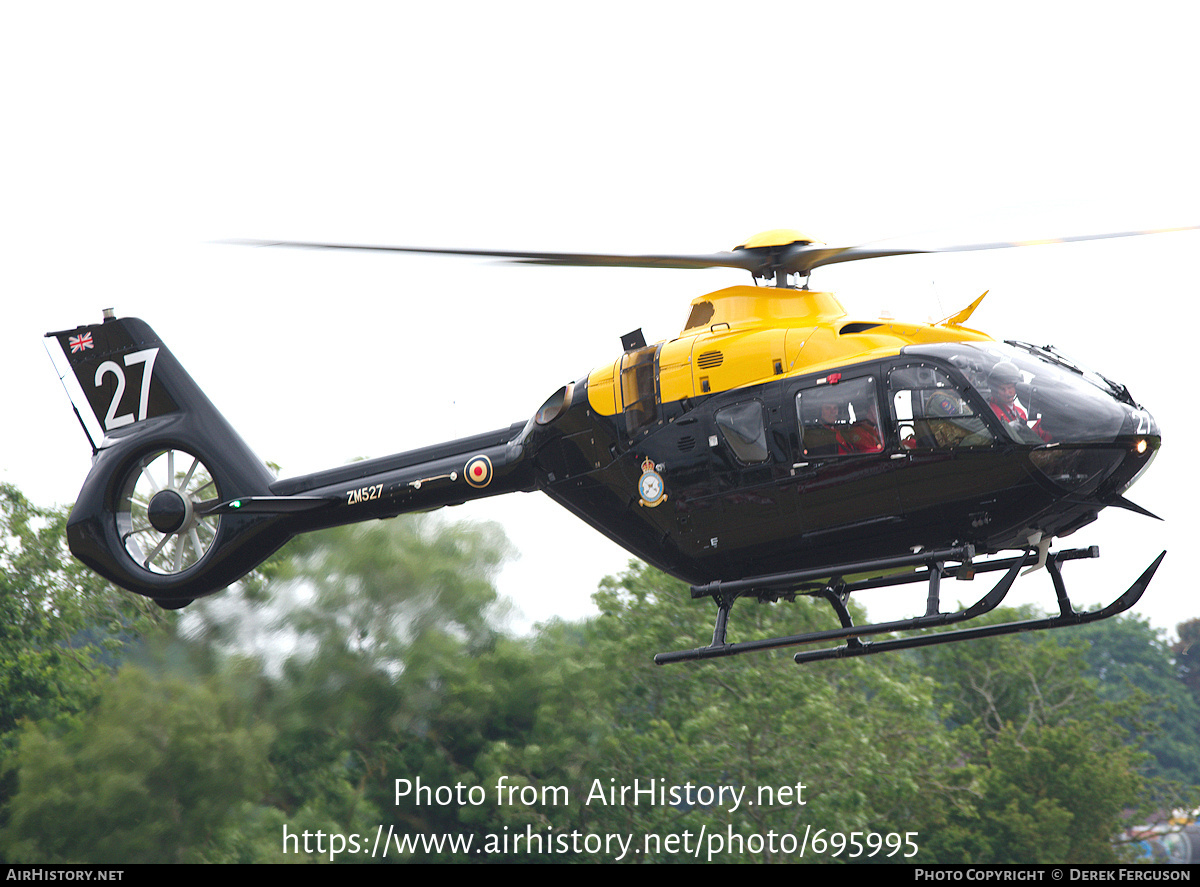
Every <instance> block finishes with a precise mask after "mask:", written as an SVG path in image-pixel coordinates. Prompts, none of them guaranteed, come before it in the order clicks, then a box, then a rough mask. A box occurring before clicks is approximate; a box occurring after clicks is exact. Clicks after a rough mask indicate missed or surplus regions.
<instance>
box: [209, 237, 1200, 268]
mask: <svg viewBox="0 0 1200 887" xmlns="http://www.w3.org/2000/svg"><path fill="white" fill-rule="evenodd" d="M1195 230H1200V225H1186V226H1184V227H1180V228H1153V229H1148V230H1143V231H1117V232H1111V233H1106V234H1079V235H1074V236H1071V237H1052V238H1046V239H1044V240H1008V241H996V242H993V243H958V244H949V245H946V246H930V247H920V246H914V247H893V246H886V245H885V244H883V243H879V244H863V245H861V246H842V247H836V246H834V247H831V246H825V245H823V244H816V243H806V242H798V243H792V244H786V245H772V246H763V247H740V248H738V249H735V250H733V251H732V252H720V253H709V254H699V255H622V254H617V253H544V252H543V253H533V252H520V251H512V250H481V249H434V248H430V247H419V246H384V245H378V244H368V243H320V242H313V241H301V240H232V241H226V242H227V243H235V244H242V245H246V246H284V247H293V248H296V249H344V250H365V251H369V252H396V253H424V254H426V255H435V256H476V257H480V258H491V259H502V260H504V261H508V262H519V263H522V264H527V265H582V266H590V267H611V268H682V269H692V268H740V269H742V270H743V271H749V272H750V273H751V274H753V275H754V276H755V277H771V276H774V275H775V274H776V273H777V272H779V271H783V272H786V273H788V274H799V275H801V276H802V277H807V276H808V275H809V274H810V273H811V272H812V270H813V269H814V268H820V267H822V266H824V265H837V264H840V263H842V262H857V261H861V260H863V259H882V258H887V257H889V256H910V255H918V254H928V253H955V252H975V251H980V250H989V249H1008V248H1011V247H1018V246H1040V245H1042V244H1047V243H1079V242H1082V241H1085V240H1112V239H1115V238H1118V237H1138V236H1141V235H1144V234H1167V233H1170V232H1174V231H1195Z"/></svg>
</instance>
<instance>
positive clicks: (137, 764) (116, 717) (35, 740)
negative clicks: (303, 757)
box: [0, 666, 270, 863]
mask: <svg viewBox="0 0 1200 887" xmlns="http://www.w3.org/2000/svg"><path fill="white" fill-rule="evenodd" d="M244 720H245V713H244V712H242V711H240V706H238V705H236V704H235V703H234V702H233V701H232V700H230V699H229V698H228V696H224V695H222V694H221V693H220V692H219V691H217V690H216V689H214V688H212V687H211V686H208V685H205V684H198V683H195V682H186V681H181V680H176V679H169V678H168V679H160V678H154V677H152V676H150V675H149V674H147V673H146V672H144V671H143V670H141V669H139V668H136V667H133V666H128V667H126V668H124V669H122V670H121V672H120V674H119V675H118V676H117V677H116V678H115V679H113V681H112V682H111V683H110V684H108V685H106V686H105V687H104V688H103V694H102V699H101V702H100V704H99V705H98V706H97V707H96V708H95V709H94V710H93V711H90V712H87V713H84V714H80V715H76V716H74V717H72V718H71V719H69V721H68V722H66V723H65V724H64V723H60V724H59V725H57V726H53V725H47V726H45V727H43V726H40V725H37V724H31V725H29V726H28V727H26V729H25V730H24V731H23V734H22V736H21V740H20V744H19V747H18V750H17V752H16V754H15V755H14V756H13V758H12V766H13V767H15V768H16V769H17V772H18V773H19V778H20V790H19V791H18V792H17V794H16V796H15V797H14V798H13V800H12V802H11V804H10V821H9V824H8V826H7V828H6V829H5V830H4V831H3V833H2V834H0V841H3V844H4V847H5V849H6V854H7V856H8V858H10V859H12V860H14V861H21V862H46V863H72V862H101V863H142V862H160V863H161V862H233V861H249V860H246V859H243V858H239V854H238V853H237V850H236V848H237V846H238V842H239V840H241V838H240V837H239V835H238V833H239V830H240V829H241V828H243V827H244V824H245V823H244V821H243V820H241V819H237V820H234V819H233V818H232V814H233V813H234V812H235V811H239V810H241V809H242V808H243V807H246V806H252V805H254V804H255V803H257V802H259V801H261V799H262V797H263V794H264V789H265V787H266V780H267V776H268V767H267V744H268V740H269V736H270V733H269V730H267V729H266V728H264V727H262V726H249V725H247V724H245V723H244Z"/></svg>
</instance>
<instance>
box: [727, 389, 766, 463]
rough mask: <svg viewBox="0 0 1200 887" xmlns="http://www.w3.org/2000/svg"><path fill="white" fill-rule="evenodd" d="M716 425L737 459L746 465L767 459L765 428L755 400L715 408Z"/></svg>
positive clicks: (761, 411)
mask: <svg viewBox="0 0 1200 887" xmlns="http://www.w3.org/2000/svg"><path fill="white" fill-rule="evenodd" d="M715 418H716V420H717V427H718V428H720V429H721V435H722V436H723V437H724V438H725V442H726V443H728V444H729V448H730V449H731V450H733V454H734V455H735V456H737V458H738V461H739V462H742V463H743V464H746V465H752V464H754V463H756V462H765V461H766V459H767V429H766V425H765V424H764V422H763V408H762V404H760V403H759V402H758V401H756V400H752V401H749V402H747V403H739V404H735V405H734V406H731V407H724V408H723V409H720V410H717V413H716V416H715Z"/></svg>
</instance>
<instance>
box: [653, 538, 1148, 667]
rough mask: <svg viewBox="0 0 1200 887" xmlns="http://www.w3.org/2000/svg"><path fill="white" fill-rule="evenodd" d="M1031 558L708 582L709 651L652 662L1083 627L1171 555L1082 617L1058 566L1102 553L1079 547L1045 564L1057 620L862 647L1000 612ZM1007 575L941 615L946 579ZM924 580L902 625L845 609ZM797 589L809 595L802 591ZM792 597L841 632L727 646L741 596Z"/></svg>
mask: <svg viewBox="0 0 1200 887" xmlns="http://www.w3.org/2000/svg"><path fill="white" fill-rule="evenodd" d="M1033 554H1034V550H1033V549H1029V550H1026V551H1024V552H1022V553H1021V554H1020V555H1018V556H1016V557H1008V558H998V559H995V560H990V561H983V562H978V563H977V562H973V561H972V557H973V551H971V549H970V547H969V546H964V548H961V549H947V550H944V551H936V552H926V553H923V554H920V555H913V556H910V557H902V558H890V559H886V560H881V561H874V562H869V563H858V564H847V565H842V566H839V567H835V568H832V569H830V568H826V569H824V570H822V571H804V572H802V573H793V574H775V575H772V576H765V577H759V578H757V579H746V580H738V581H737V582H729V583H710V584H709V585H707V586H701V587H698V588H696V587H694V588H693V589H692V595H693V596H694V597H700V596H711V597H713V599H714V600H715V601H716V604H717V619H716V625H715V627H714V631H713V640H712V643H711V644H710V645H709V646H707V647H699V648H697V649H694V650H680V651H677V652H673V653H659V654H658V655H657V656H655V657H654V661H655V662H656V663H658V664H659V665H666V664H668V663H671V662H683V661H688V660H697V659H715V658H719V657H722V656H733V655H736V654H739V653H747V652H752V651H756V650H771V649H777V648H780V647H788V646H800V645H803V644H812V643H817V642H821V641H830V640H845V641H846V643H845V644H843V645H842V646H840V647H834V648H829V649H823V650H813V651H804V652H800V653H797V654H796V655H795V657H794V658H795V660H796V661H797V662H799V663H805V662H818V661H822V660H827V659H841V658H849V657H853V656H866V655H871V654H874V653H884V652H888V651H891V650H903V649H911V648H915V647H924V646H932V645H935V644H948V643H954V642H957V641H966V640H972V639H975V638H982V637H995V636H998V635H1004V634H1012V633H1014V632H1020V631H1039V630H1043V629H1048V628H1060V627H1064V626H1067V625H1082V624H1086V623H1089V622H1098V621H1099V620H1101V619H1107V618H1109V617H1111V616H1115V615H1117V614H1118V613H1122V612H1124V611H1125V610H1128V609H1129V608H1130V607H1132V606H1133V605H1134V604H1135V603H1137V601H1138V599H1139V598H1140V597H1141V596H1142V593H1143V592H1144V591H1145V590H1146V587H1147V586H1148V585H1149V584H1150V580H1151V579H1152V578H1153V577H1154V573H1155V571H1156V570H1157V569H1158V566H1159V564H1160V563H1162V559H1163V557H1165V555H1166V552H1165V551H1164V552H1163V553H1162V554H1160V555H1159V556H1158V558H1157V559H1155V561H1154V562H1153V563H1152V564H1151V565H1150V566H1149V567H1147V568H1146V570H1145V571H1143V573H1142V575H1141V576H1140V577H1139V578H1138V579H1137V581H1135V582H1134V583H1133V585H1131V586H1130V587H1129V588H1128V589H1126V590H1125V592H1124V593H1123V594H1122V595H1121V596H1120V597H1119V598H1117V600H1115V601H1114V602H1113V603H1111V604H1109V605H1108V606H1107V607H1104V608H1102V609H1099V610H1095V611H1091V612H1085V613H1079V612H1076V611H1075V609H1074V608H1073V606H1072V605H1071V601H1070V599H1069V597H1068V596H1067V592H1066V585H1065V583H1064V582H1063V578H1062V572H1061V569H1060V564H1061V563H1062V562H1063V561H1068V560H1079V559H1083V558H1095V557H1099V554H1100V552H1099V550H1098V549H1097V548H1096V547H1095V546H1092V547H1090V548H1076V549H1070V550H1067V551H1061V552H1055V553H1051V554H1050V555H1048V556H1047V559H1046V571H1047V573H1049V574H1050V578H1051V581H1052V582H1053V584H1054V590H1055V594H1056V596H1057V599H1058V605H1059V615H1058V616H1053V617H1047V618H1044V619H1029V620H1024V621H1021V622H1010V623H1005V624H1003V625H989V626H983V627H979V628H967V629H960V630H957V631H950V632H936V633H928V632H927V633H925V634H922V635H918V636H916V637H911V638H896V639H888V640H884V641H877V642H871V641H863V640H860V638H863V637H869V636H872V635H878V634H890V633H892V632H897V631H909V630H914V629H932V628H940V627H943V626H948V625H953V624H955V623H958V622H964V621H967V620H970V619H974V618H976V617H978V616H982V615H983V614H985V613H987V612H989V611H991V610H993V609H995V608H996V607H997V606H999V605H1000V603H1001V601H1003V600H1004V598H1005V596H1006V595H1007V594H1008V592H1009V590H1010V589H1011V588H1012V585H1013V582H1014V581H1015V580H1016V578H1017V575H1018V573H1019V572H1020V570H1021V568H1022V567H1023V566H1024V565H1025V564H1026V563H1027V562H1028V561H1029V559H1030V557H1031V556H1032V555H1033ZM947 560H958V561H960V563H959V564H958V565H957V566H954V565H947V563H946V561H947ZM921 564H924V565H925V568H924V569H922V570H916V571H914V572H911V573H903V574H900V575H892V576H881V577H877V578H873V579H864V580H859V581H854V582H849V583H847V582H845V581H843V578H842V577H844V576H846V575H851V576H852V575H854V574H856V573H867V572H874V571H876V570H887V569H894V568H899V567H904V566H915V565H921ZM998 570H1004V571H1005V575H1004V576H1003V577H1002V578H1001V579H1000V581H999V582H997V583H996V585H995V586H993V587H992V589H991V590H990V591H988V593H987V594H985V595H984V596H983V597H981V598H980V599H979V600H978V601H976V602H975V603H974V604H972V605H971V606H969V607H966V608H964V609H961V610H958V611H956V612H952V613H942V612H940V609H939V608H940V583H941V578H942V577H943V576H946V577H961V578H964V579H968V578H972V577H973V576H974V575H975V574H976V573H986V572H993V571H998ZM822 576H823V577H826V578H827V581H826V582H824V583H823V584H822V585H820V587H817V588H813V587H812V586H811V582H812V581H813V580H814V579H816V578H819V577H822ZM922 581H924V582H927V583H928V588H929V593H928V597H927V600H926V612H925V615H923V616H917V617H913V618H910V619H901V620H897V621H893V622H878V623H872V624H869V625H860V626H855V625H854V624H853V620H852V619H851V617H850V613H849V610H848V609H847V607H846V601H847V600H848V599H849V596H850V594H851V593H853V592H855V591H862V590H865V589H869V588H884V587H890V586H895V585H903V584H909V583H914V582H922ZM800 589H805V590H803V591H800ZM795 593H804V594H812V595H818V596H820V597H822V598H824V599H825V600H826V601H827V602H829V604H830V606H831V607H832V608H833V610H834V612H835V613H836V614H837V616H838V620H839V621H840V622H841V628H836V629H830V630H828V631H816V632H807V633H805V634H798V635H788V636H784V637H776V638H764V639H762V640H753V641H742V642H740V643H729V642H727V640H726V629H727V626H728V619H729V611H730V609H731V608H732V606H733V603H734V601H736V600H737V599H738V598H739V597H749V596H752V595H756V596H759V597H761V598H767V599H772V598H776V597H778V596H780V595H784V596H789V595H794V594H795Z"/></svg>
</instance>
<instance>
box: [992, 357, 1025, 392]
mask: <svg viewBox="0 0 1200 887" xmlns="http://www.w3.org/2000/svg"><path fill="white" fill-rule="evenodd" d="M1024 378H1025V377H1024V376H1022V375H1021V371H1020V370H1019V369H1017V365H1016V364H1015V363H1013V362H1012V361H1011V360H1002V361H1000V362H999V363H998V364H996V365H995V366H994V367H992V371H991V372H990V373H988V387H989V388H998V387H999V386H1001V385H1016V384H1017V383H1018V382H1023V381H1024Z"/></svg>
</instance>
